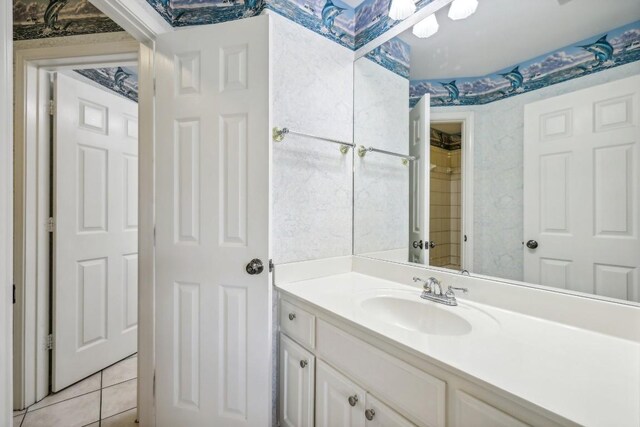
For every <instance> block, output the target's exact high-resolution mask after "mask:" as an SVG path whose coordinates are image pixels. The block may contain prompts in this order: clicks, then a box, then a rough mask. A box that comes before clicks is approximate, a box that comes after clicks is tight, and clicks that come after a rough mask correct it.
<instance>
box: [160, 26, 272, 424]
mask: <svg viewBox="0 0 640 427" xmlns="http://www.w3.org/2000/svg"><path fill="white" fill-rule="evenodd" d="M269 76H270V72H269V17H268V16H259V17H254V18H248V19H243V20H238V21H234V22H228V23H223V24H216V25H205V26H200V27H194V28H189V29H185V30H179V31H174V32H171V33H167V34H163V35H161V36H160V37H159V38H158V42H157V56H156V79H157V80H156V88H157V89H156V90H157V94H156V203H157V204H156V337H157V338H156V421H157V424H158V425H159V426H187V425H188V426H193V427H197V426H225V427H234V426H251V427H253V426H267V425H269V424H270V423H271V362H272V354H271V349H272V345H271V284H270V274H269V271H268V261H269V188H270V173H269V164H270V156H271V149H270V130H269ZM254 259H255V260H261V262H262V264H263V267H262V268H263V270H262V271H260V268H258V264H257V261H256V263H254V264H251V261H252V260H254ZM249 272H251V273H255V274H250V273H249Z"/></svg>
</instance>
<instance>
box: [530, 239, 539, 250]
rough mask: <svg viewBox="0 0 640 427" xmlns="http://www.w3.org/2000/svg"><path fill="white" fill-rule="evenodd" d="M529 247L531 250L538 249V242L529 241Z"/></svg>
mask: <svg viewBox="0 0 640 427" xmlns="http://www.w3.org/2000/svg"><path fill="white" fill-rule="evenodd" d="M527 247H528V248H529V249H535V248H537V247H538V242H536V241H535V240H529V241H528V242H527Z"/></svg>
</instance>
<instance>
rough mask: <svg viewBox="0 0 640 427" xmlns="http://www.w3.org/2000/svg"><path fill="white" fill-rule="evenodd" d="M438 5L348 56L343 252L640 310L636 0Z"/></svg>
mask: <svg viewBox="0 0 640 427" xmlns="http://www.w3.org/2000/svg"><path fill="white" fill-rule="evenodd" d="M447 11H448V8H447V7H446V6H445V7H444V8H443V9H441V10H439V11H438V12H436V13H435V18H436V22H437V24H435V25H434V20H433V17H430V18H429V19H428V20H427V21H424V22H423V23H422V24H421V25H420V26H414V28H409V29H408V30H406V31H405V32H403V33H401V34H399V35H397V36H396V37H394V38H392V39H390V40H382V41H381V42H380V43H379V44H378V46H377V47H376V48H375V49H373V50H371V51H369V52H367V53H366V54H364V55H363V56H362V57H360V58H359V59H357V60H356V62H355V64H354V142H355V143H356V144H357V145H358V147H359V148H358V149H356V150H355V155H354V227H353V229H354V236H353V245H354V253H355V254H357V255H363V256H369V257H374V258H379V259H384V260H388V261H396V262H404V263H414V264H415V263H418V264H421V265H425V266H429V267H432V268H445V269H450V270H455V271H458V272H461V273H464V274H466V272H467V271H468V272H469V273H470V274H472V275H483V276H491V277H495V278H500V279H505V280H507V281H510V282H513V283H515V282H526V283H529V284H535V285H542V286H546V287H550V288H554V289H558V290H563V291H568V292H575V293H581V294H589V295H597V296H599V297H603V298H611V299H615V300H619V301H625V302H630V303H639V302H640V271H639V269H640V240H639V237H640V236H639V234H640V204H639V201H640V7H639V6H638V2H637V0H620V1H616V2H602V1H599V0H580V1H575V0H574V1H555V0H545V1H541V2H539V1H536V2H533V1H531V2H513V1H511V0H491V1H487V0H484V1H483V0H480V1H479V6H478V8H477V11H476V12H475V13H474V14H472V15H471V16H469V17H468V18H467V19H463V20H457V21H453V20H451V19H450V18H448V16H447ZM433 31H436V32H435V34H433V35H431V36H430V37H428V38H422V37H418V36H416V34H418V35H420V36H424V35H428V34H429V33H430V32H431V33H432V32H433Z"/></svg>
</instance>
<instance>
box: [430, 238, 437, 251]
mask: <svg viewBox="0 0 640 427" xmlns="http://www.w3.org/2000/svg"><path fill="white" fill-rule="evenodd" d="M429 247H430V248H431V249H433V248H435V247H436V242H434V241H433V240H431V241H429Z"/></svg>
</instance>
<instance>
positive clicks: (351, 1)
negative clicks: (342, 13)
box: [342, 0, 365, 9]
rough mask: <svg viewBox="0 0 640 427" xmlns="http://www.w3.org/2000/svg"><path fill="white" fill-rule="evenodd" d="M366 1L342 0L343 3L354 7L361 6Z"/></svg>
mask: <svg viewBox="0 0 640 427" xmlns="http://www.w3.org/2000/svg"><path fill="white" fill-rule="evenodd" d="M364 1H365V0H342V2H343V3H346V4H348V5H349V7H351V8H352V9H355V8H356V7H358V6H360V5H361V4H362V3H364Z"/></svg>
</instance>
